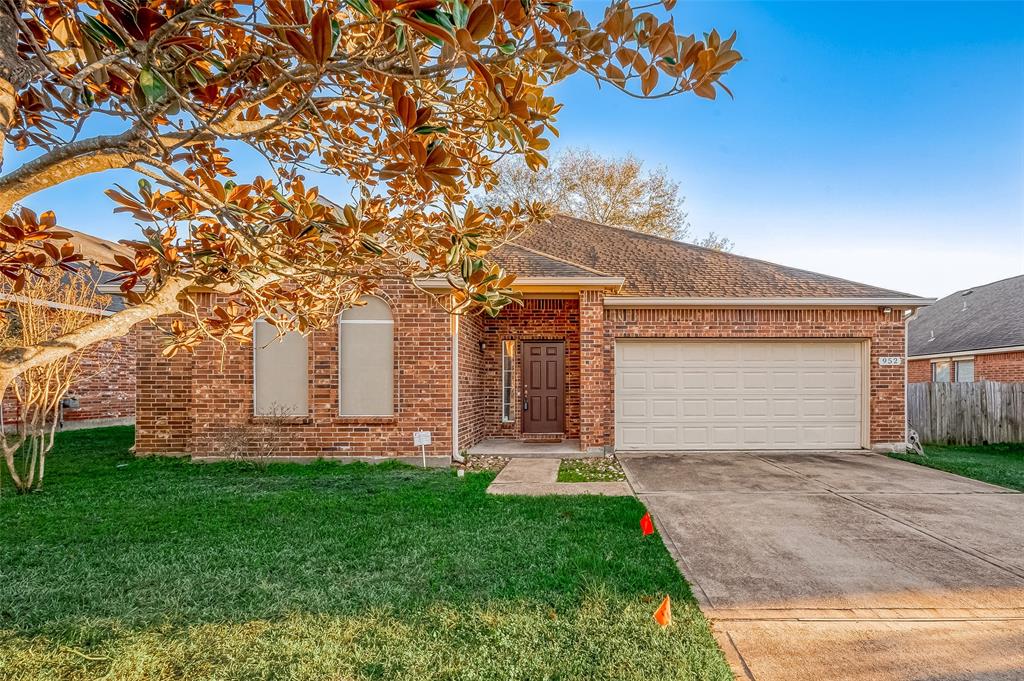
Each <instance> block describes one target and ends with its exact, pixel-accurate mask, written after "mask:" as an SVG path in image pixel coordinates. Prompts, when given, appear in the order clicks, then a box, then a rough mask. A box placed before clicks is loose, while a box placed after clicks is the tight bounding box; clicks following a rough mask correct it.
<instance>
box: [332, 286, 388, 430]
mask: <svg viewBox="0 0 1024 681" xmlns="http://www.w3.org/2000/svg"><path fill="white" fill-rule="evenodd" d="M363 298H376V299H377V300H379V301H381V302H382V303H384V305H385V306H386V307H387V309H388V314H389V315H391V317H390V319H345V312H347V311H348V310H350V309H352V308H346V309H345V310H343V311H342V313H341V314H339V315H338V336H337V339H338V348H337V354H338V383H337V385H338V412H337V413H338V417H339V418H342V419H374V420H378V419H379V420H388V419H394V418H395V416H396V413H397V411H398V410H397V408H396V403H397V401H398V400H397V391H398V381H397V380H396V376H397V372H396V371H395V357H396V355H395V334H394V331H392V332H391V411H390V412H389V413H387V414H346V413H344V412H343V411H342V410H341V405H342V390H344V388H343V387H342V386H343V382H342V375H341V374H342V371H341V347H342V343H341V334H342V329H343V328H344V327H343V325H344V324H351V325H364V324H365V325H388V326H391V327H392V329H393V328H394V326H395V311H394V308H393V307H392V305H391V303H389V302H388V301H387V300H386V299H384V298H382V297H381V296H374V295H367V296H363V297H362V298H360V300H362V299H363Z"/></svg>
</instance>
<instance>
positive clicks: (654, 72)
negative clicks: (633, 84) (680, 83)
mask: <svg viewBox="0 0 1024 681" xmlns="http://www.w3.org/2000/svg"><path fill="white" fill-rule="evenodd" d="M657 86H658V69H656V68H655V67H654V66H653V65H652V66H648V67H647V70H646V71H644V72H643V73H641V74H640V91H641V92H643V93H644V97H646V96H647V95H649V94H651V93H652V92H654V88H656V87H657Z"/></svg>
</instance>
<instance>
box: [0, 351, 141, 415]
mask: <svg viewBox="0 0 1024 681" xmlns="http://www.w3.org/2000/svg"><path fill="white" fill-rule="evenodd" d="M136 336H137V334H136V332H134V331H133V332H131V333H129V334H128V335H126V336H122V337H121V338H114V339H112V340H108V341H104V342H102V343H99V344H97V345H94V346H92V347H91V348H89V349H88V350H86V351H85V352H84V353H83V356H82V360H81V364H80V365H79V372H78V373H79V378H78V379H77V380H76V381H75V382H74V383H72V384H71V389H70V390H69V391H68V394H69V395H74V396H76V397H78V402H79V405H80V407H79V408H78V409H66V410H65V411H64V422H65V423H67V424H69V425H70V424H74V423H81V422H93V421H97V422H100V423H98V424H97V425H101V424H102V422H103V421H107V420H111V419H131V418H132V417H134V416H135V350H136ZM3 413H4V423H7V424H10V423H14V422H16V421H17V419H18V403H17V401H16V400H15V399H14V391H13V390H12V389H8V391H7V394H6V395H5V396H4V401H3Z"/></svg>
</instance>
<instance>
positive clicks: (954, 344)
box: [907, 275, 1024, 357]
mask: <svg viewBox="0 0 1024 681" xmlns="http://www.w3.org/2000/svg"><path fill="white" fill-rule="evenodd" d="M907 342H908V344H909V349H908V353H907V354H908V356H910V357H915V356H920V355H938V354H943V353H947V352H965V351H970V350H991V349H993V348H1009V347H1015V346H1021V345H1024V275H1021V276H1019V277H1011V278H1009V279H1003V280H1001V281H995V282H992V283H991V284H985V285H983V286H975V287H974V288H969V289H965V290H963V291H957V292H956V293H954V294H952V295H949V296H946V297H945V298H942V299H941V300H939V301H937V302H936V303H935V304H934V305H932V306H930V307H926V308H924V309H922V310H921V311H920V312H918V313H917V317H916V318H915V319H912V320H911V321H910V330H909V333H908V339H907Z"/></svg>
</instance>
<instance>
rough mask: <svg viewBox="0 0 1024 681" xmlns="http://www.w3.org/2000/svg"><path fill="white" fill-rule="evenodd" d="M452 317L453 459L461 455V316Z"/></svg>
mask: <svg viewBox="0 0 1024 681" xmlns="http://www.w3.org/2000/svg"><path fill="white" fill-rule="evenodd" d="M451 317H452V325H451V329H452V457H453V458H454V457H457V456H458V454H459V315H457V314H455V315H451Z"/></svg>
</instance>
